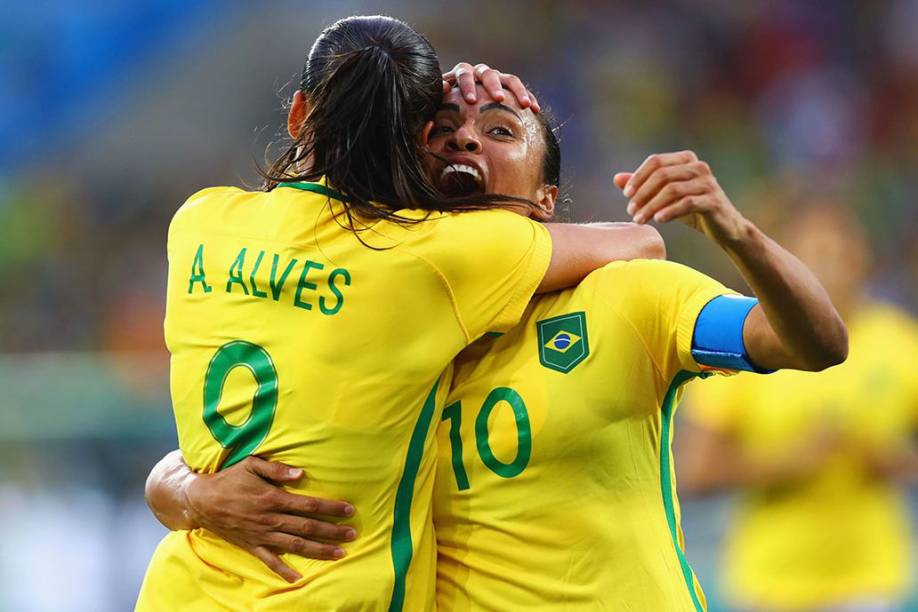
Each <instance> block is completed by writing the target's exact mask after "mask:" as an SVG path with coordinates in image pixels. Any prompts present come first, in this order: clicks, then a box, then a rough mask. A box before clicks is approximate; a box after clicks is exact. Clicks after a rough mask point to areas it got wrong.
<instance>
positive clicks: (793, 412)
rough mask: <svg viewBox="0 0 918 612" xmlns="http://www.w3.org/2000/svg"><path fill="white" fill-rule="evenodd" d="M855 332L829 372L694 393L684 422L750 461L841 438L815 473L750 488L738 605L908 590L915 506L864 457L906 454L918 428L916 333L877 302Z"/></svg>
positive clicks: (809, 603)
mask: <svg viewBox="0 0 918 612" xmlns="http://www.w3.org/2000/svg"><path fill="white" fill-rule="evenodd" d="M848 330H849V338H850V350H849V354H848V359H847V361H845V363H843V364H841V365H838V366H835V367H834V368H831V369H829V370H826V371H825V372H820V373H818V374H813V373H808V372H794V371H787V372H781V373H778V374H775V375H773V376H770V377H769V378H768V380H767V381H765V380H763V379H760V378H758V377H744V376H737V377H735V378H732V379H729V380H728V379H724V380H717V381H711V382H710V383H708V384H704V385H698V386H697V387H696V388H694V389H693V390H692V393H690V397H689V399H690V400H691V401H690V403H689V406H688V410H687V411H686V416H689V417H691V418H692V419H693V420H696V421H698V422H700V423H702V424H704V425H705V426H707V427H710V428H713V429H715V430H717V431H720V432H723V433H725V434H727V435H729V436H732V437H733V438H734V439H735V440H736V442H737V444H738V445H739V447H740V448H741V449H742V451H743V452H744V453H745V454H747V455H749V456H751V457H754V458H759V457H762V458H765V459H767V458H768V457H769V456H774V455H785V454H788V453H793V452H797V449H800V448H801V447H802V445H804V444H806V443H808V441H809V440H810V439H812V437H813V436H814V435H816V434H817V433H819V432H820V431H826V430H827V429H828V430H832V431H834V432H836V435H837V436H838V438H839V442H838V448H837V449H836V450H835V451H834V452H833V453H832V455H831V456H829V457H827V459H826V461H825V464H824V465H823V466H822V467H821V468H820V469H819V470H818V471H817V472H816V473H814V474H813V475H812V476H810V477H809V478H806V479H802V480H801V481H800V482H797V483H794V484H789V485H787V486H784V487H774V488H765V487H761V488H754V489H750V490H747V491H744V492H743V497H742V500H741V502H740V504H739V507H738V508H737V512H736V513H735V516H734V520H733V521H732V524H731V529H730V532H729V534H728V537H727V547H726V555H725V559H724V561H725V580H726V586H727V590H728V592H729V595H730V596H731V598H732V599H733V600H735V601H737V602H742V603H744V604H746V605H750V606H755V607H762V608H775V609H816V608H823V607H827V606H831V605H835V604H840V603H843V602H845V601H852V600H858V599H864V598H878V599H880V600H881V601H896V600H899V599H901V598H903V597H905V595H906V594H907V592H908V589H909V574H910V571H909V568H910V560H909V557H910V553H911V551H910V548H911V547H912V545H913V543H914V536H913V535H912V533H913V531H912V528H911V525H910V524H909V523H910V521H909V517H908V510H907V508H906V506H905V502H904V500H903V498H902V495H901V493H900V492H899V491H898V490H897V487H896V484H895V483H891V482H888V481H885V480H883V479H881V478H878V477H876V476H872V475H871V473H870V472H871V471H870V468H869V465H868V458H869V457H870V456H871V454H873V453H875V452H881V453H886V452H892V453H895V452H898V451H899V450H900V449H903V448H907V447H908V445H909V444H910V437H912V436H913V435H914V433H915V431H916V430H918V373H916V371H915V363H916V361H918V326H916V325H915V322H914V321H913V320H911V319H909V317H908V316H907V315H905V314H904V313H902V312H900V311H899V310H897V309H895V308H893V307H891V306H888V305H882V304H876V303H874V304H867V305H864V306H862V307H861V308H860V309H859V310H858V311H856V312H855V313H854V315H853V316H852V317H851V319H850V320H849V321H848ZM766 382H767V386H766Z"/></svg>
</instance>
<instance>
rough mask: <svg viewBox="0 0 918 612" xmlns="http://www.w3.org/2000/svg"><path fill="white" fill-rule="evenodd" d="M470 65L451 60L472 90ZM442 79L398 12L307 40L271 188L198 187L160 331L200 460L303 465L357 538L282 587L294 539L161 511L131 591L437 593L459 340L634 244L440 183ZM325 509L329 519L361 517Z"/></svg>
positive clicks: (214, 468) (279, 597)
mask: <svg viewBox="0 0 918 612" xmlns="http://www.w3.org/2000/svg"><path fill="white" fill-rule="evenodd" d="M470 68H471V67H470V66H469V67H467V68H463V69H460V70H459V71H458V72H457V73H455V74H454V75H453V76H454V77H456V78H457V79H458V80H460V83H459V85H460V88H461V87H462V82H461V80H462V79H463V78H465V79H467V78H468V76H469V75H467V74H464V73H463V70H466V71H467V70H468V69H470ZM475 72H476V73H477V74H478V75H479V77H480V78H481V79H482V80H483V81H490V82H491V83H492V86H493V85H494V84H495V83H497V84H498V85H499V84H501V83H507V84H508V85H509V86H510V87H511V88H513V87H514V86H518V87H517V89H516V92H515V94H514V95H515V96H516V95H519V96H520V98H522V100H521V101H520V102H519V103H517V102H514V104H517V108H520V109H521V108H523V106H528V102H530V101H529V100H526V97H527V95H528V94H526V92H525V89H524V88H522V86H521V84H520V83H519V81H518V79H516V78H515V77H512V78H511V77H508V76H507V75H501V74H499V73H496V72H495V71H490V70H489V69H487V68H486V67H481V66H479V67H477V69H476V70H475ZM466 89H467V90H468V83H466ZM443 92H444V82H443V79H442V75H441V71H440V67H439V63H438V61H437V57H436V53H435V52H434V50H433V49H432V48H431V47H430V44H429V43H428V42H427V41H426V40H425V39H424V38H423V37H422V36H421V35H420V34H418V33H417V32H415V31H414V30H412V29H411V28H410V27H408V26H407V25H405V24H404V23H402V22H400V21H398V20H395V19H391V18H387V17H378V16H377V17H354V18H348V19H344V20H341V21H339V22H337V23H336V24H334V25H332V26H331V27H329V28H328V29H326V30H325V31H324V32H323V33H322V35H320V37H319V38H318V39H317V41H316V43H315V45H314V46H313V48H312V50H311V51H310V54H309V56H308V58H307V63H306V67H305V69H304V72H303V79H302V82H301V85H300V88H299V89H298V90H297V92H296V93H295V95H294V97H293V102H292V106H291V108H290V113H289V122H288V128H289V132H290V135H291V137H292V139H293V140H292V143H291V144H290V146H289V148H288V149H287V150H286V151H285V152H284V153H283V154H282V155H281V157H280V158H279V159H278V160H277V162H276V163H275V164H273V165H272V166H271V168H269V169H268V170H267V171H265V173H264V174H265V178H266V183H265V185H264V187H263V189H262V190H261V191H244V190H241V189H236V188H233V187H213V188H210V189H205V190H203V191H201V192H199V193H197V194H195V195H193V196H192V197H191V198H189V200H188V201H187V202H186V203H185V204H184V205H183V206H182V207H181V208H180V209H179V211H178V212H177V213H176V214H175V216H174V218H173V220H172V223H171V225H170V228H169V239H168V247H167V250H168V255H169V276H168V279H169V280H168V284H169V286H168V291H167V299H166V320H165V332H166V341H167V345H168V347H169V350H170V352H171V354H172V360H171V391H172V398H173V408H174V411H175V418H176V424H177V429H178V435H179V446H180V448H181V453H182V455H183V456H184V458H185V460H186V461H187V462H188V465H189V466H191V467H192V468H193V469H194V470H195V471H196V472H200V473H212V472H217V473H221V474H222V470H224V469H226V468H230V466H234V465H239V466H243V465H246V466H250V465H251V463H252V461H254V460H249V463H246V461H247V460H246V458H247V457H248V456H249V455H251V454H255V453H257V454H258V455H260V456H261V457H264V458H267V459H272V460H276V461H283V462H285V463H288V464H291V465H294V466H299V467H308V468H309V475H308V478H306V479H304V480H303V481H300V482H297V483H296V484H295V485H293V486H292V488H293V489H294V490H295V491H297V492H298V493H301V494H303V497H299V498H298V501H299V502H300V503H304V504H308V505H309V507H310V508H311V509H312V511H313V512H316V513H318V514H322V515H331V516H346V515H348V509H349V508H350V506H348V505H347V504H344V503H339V502H330V503H325V502H320V501H317V498H320V497H326V498H332V499H347V500H348V501H351V502H353V503H354V506H356V507H357V509H358V511H357V512H356V514H354V515H353V516H351V517H350V521H351V523H352V526H353V528H354V529H355V530H356V534H357V535H358V536H359V537H358V538H357V540H356V541H353V542H352V543H350V544H349V545H348V547H347V551H346V552H347V555H346V556H345V557H344V558H343V559H340V560H339V561H337V562H335V563H331V562H329V561H325V560H323V561H317V560H313V559H311V558H307V557H306V556H305V554H302V555H291V556H290V557H288V558H287V562H288V563H289V565H290V566H293V567H292V568H289V567H288V568H287V569H288V570H289V571H290V572H294V571H295V572H297V573H296V575H297V576H299V577H300V580H299V581H298V582H297V583H296V584H295V585H290V584H287V583H286V582H284V581H283V580H281V579H280V578H278V577H277V576H276V575H275V574H274V573H272V572H271V571H270V569H269V568H268V567H266V566H265V565H264V564H263V563H262V562H265V563H273V562H275V561H277V562H278V563H279V560H277V557H276V555H275V554H274V550H276V549H284V550H288V549H290V548H291V547H292V548H293V549H296V545H297V544H298V543H300V542H302V540H300V539H296V538H293V537H287V538H281V539H275V540H274V541H272V542H270V543H264V545H263V546H261V547H258V548H254V549H243V548H239V547H237V546H234V545H233V544H231V543H230V541H228V540H227V539H222V538H220V537H219V534H220V531H219V529H218V528H214V529H193V530H192V529H191V528H192V527H193V525H190V524H187V523H185V522H183V518H182V515H181V512H179V515H178V518H177V519H176V521H174V522H173V521H170V520H167V523H168V524H170V526H172V527H175V528H177V529H187V531H177V532H173V533H171V534H169V535H167V536H166V537H165V538H164V539H163V541H162V542H161V543H160V545H159V546H158V547H157V550H156V552H155V553H154V556H153V559H152V560H151V562H150V565H149V568H148V570H147V574H146V576H145V579H144V584H143V586H142V587H141V592H140V595H139V598H138V602H137V609H138V610H144V611H145V610H157V611H159V610H167V611H173V610H180V609H181V610H189V609H196V610H213V609H218V608H219V609H234V610H235V609H238V610H251V609H259V610H267V609H276V610H279V609H283V610H288V609H292V608H297V609H304V608H311V609H348V610H377V609H390V610H401V609H408V610H421V609H425V608H428V607H430V606H432V605H433V602H434V596H435V594H434V586H435V559H436V543H435V540H434V534H433V528H432V527H433V526H432V521H431V503H432V489H433V482H434V476H435V470H436V448H435V446H436V445H435V431H436V425H437V423H438V418H439V413H440V412H441V410H442V407H443V405H444V404H445V401H446V395H447V393H448V391H449V387H450V377H451V375H450V372H451V370H450V364H451V362H452V360H453V358H454V357H456V355H458V353H459V352H460V351H461V350H462V349H464V348H465V347H466V346H468V345H469V344H470V343H471V342H472V341H474V340H475V339H477V338H479V337H481V336H483V335H485V334H486V333H488V332H493V331H498V332H499V331H506V330H507V329H509V328H510V327H512V326H513V325H514V324H516V323H517V322H518V321H519V319H520V317H521V316H522V313H523V311H524V310H525V308H526V306H527V304H528V302H529V300H530V298H531V297H532V295H533V294H534V293H535V292H536V291H539V290H541V291H546V290H550V289H558V288H563V287H569V286H572V285H573V284H575V283H576V282H578V281H580V280H581V279H582V278H583V277H584V276H586V274H587V273H588V272H591V271H593V270H595V269H596V268H598V267H600V266H601V265H603V264H605V263H607V262H609V261H611V260H613V259H615V258H617V257H621V256H634V255H635V254H636V252H640V251H637V250H636V249H635V246H634V244H635V243H634V242H633V240H631V237H633V236H634V235H635V234H636V233H635V232H634V231H633V229H627V230H625V231H622V232H620V231H618V230H617V229H616V228H606V227H590V226H579V227H570V226H564V227H562V228H560V229H557V228H552V227H549V226H545V225H542V224H539V223H536V222H534V221H532V220H530V219H526V218H524V217H522V216H519V215H516V214H513V213H512V212H509V211H506V210H500V209H494V204H499V203H508V202H519V201H520V200H519V199H515V198H512V197H509V196H501V195H494V194H493V193H475V194H472V195H470V196H460V197H456V198H446V197H444V196H443V194H442V193H441V192H440V191H438V190H437V188H436V187H435V185H434V183H433V182H432V181H431V180H430V178H429V177H428V174H427V173H426V171H425V167H424V165H423V161H422V160H423V157H424V150H423V148H422V144H423V141H422V139H421V136H422V135H423V134H422V132H423V130H424V128H425V126H429V123H430V120H431V119H432V118H433V116H434V114H435V113H436V111H437V109H438V108H439V105H440V104H441V102H442V98H443ZM468 94H469V95H470V96H472V97H474V96H475V91H474V89H471V90H470V91H468ZM502 95H503V94H502V92H500V94H499V95H498V97H500V96H502ZM524 102H526V104H524ZM490 190H491V189H490V186H489V191H490ZM489 207H490V208H491V209H488V210H484V208H489ZM637 235H647V232H643V233H638V234H637ZM456 245H462V247H463V248H462V250H461V251H460V250H458V249H457V248H456ZM173 476H174V477H175V478H172V479H170V482H173V483H175V482H176V479H178V482H179V484H180V481H181V476H180V475H178V474H173ZM182 492H183V489H182V488H181V487H179V488H178V495H179V496H180V497H181V495H182ZM151 499H152V498H151ZM294 507H296V508H300V509H302V508H303V507H304V506H294ZM268 520H269V521H272V522H273V521H274V520H276V517H269V518H268ZM314 525H316V526H317V527H316V530H315V531H313V532H311V533H312V534H313V535H314V536H315V537H317V538H329V539H345V540H347V539H349V538H350V535H351V534H352V532H353V531H354V530H352V529H350V528H349V527H346V526H342V525H335V524H328V523H323V524H322V525H319V524H318V523H315V524H314ZM249 551H251V552H252V553H254V556H253V555H252V554H249ZM297 552H300V553H306V554H311V555H312V556H318V557H321V558H322V559H328V558H340V557H341V556H342V554H341V553H343V552H344V551H341V553H338V552H337V551H336V550H335V549H334V548H329V547H322V546H319V547H316V548H309V549H297Z"/></svg>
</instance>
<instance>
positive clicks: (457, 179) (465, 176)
mask: <svg viewBox="0 0 918 612" xmlns="http://www.w3.org/2000/svg"><path fill="white" fill-rule="evenodd" d="M439 187H440V191H442V192H443V194H444V195H446V196H449V197H462V196H470V195H477V194H481V193H484V180H483V179H482V176H481V172H480V171H479V170H478V168H475V167H474V166H469V165H466V164H450V165H448V166H446V167H445V168H443V172H441V173H440V184H439Z"/></svg>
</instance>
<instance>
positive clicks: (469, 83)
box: [443, 62, 541, 113]
mask: <svg viewBox="0 0 918 612" xmlns="http://www.w3.org/2000/svg"><path fill="white" fill-rule="evenodd" d="M476 84H481V86H482V87H484V89H485V91H486V92H487V94H488V96H489V97H490V98H491V99H492V100H494V101H495V102H503V101H504V99H505V98H506V93H505V92H507V91H509V92H510V93H512V94H513V96H514V97H515V98H516V101H517V103H518V104H519V106H520V108H529V109H531V110H532V112H534V113H538V112H539V111H540V110H541V107H540V106H539V101H538V100H537V99H536V97H535V96H534V95H533V93H532V92H531V91H529V90H528V89H527V88H526V86H525V85H523V82H522V81H521V80H520V79H519V78H518V77H517V76H515V75H512V74H507V73H505V72H501V71H499V70H495V69H494V68H490V67H489V66H488V65H487V64H476V65H474V66H472V65H471V64H469V63H466V62H459V63H458V64H456V65H455V66H453V69H452V70H450V71H449V72H447V73H444V75H443V93H444V95H445V94H448V93H449V92H450V90H451V89H452V88H453V87H458V88H459V91H460V93H461V94H462V97H463V98H465V100H466V102H468V103H469V104H474V103H475V102H477V101H478V92H477V91H476V87H475V85H476Z"/></svg>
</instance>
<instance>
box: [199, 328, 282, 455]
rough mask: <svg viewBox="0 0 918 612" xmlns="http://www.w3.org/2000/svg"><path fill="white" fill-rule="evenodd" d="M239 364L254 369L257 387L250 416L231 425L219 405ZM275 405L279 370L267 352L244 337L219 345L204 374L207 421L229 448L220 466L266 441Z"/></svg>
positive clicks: (223, 443)
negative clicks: (239, 422) (238, 423)
mask: <svg viewBox="0 0 918 612" xmlns="http://www.w3.org/2000/svg"><path fill="white" fill-rule="evenodd" d="M240 366H241V367H245V368H247V369H248V370H249V372H251V373H252V376H254V377H255V382H256V383H258V388H257V389H256V390H255V395H254V396H253V397H252V412H251V413H250V414H249V418H247V419H246V420H245V423H243V424H241V425H231V424H230V423H228V422H227V420H226V419H225V418H223V415H222V414H220V413H219V412H218V411H217V408H218V407H219V405H220V397H221V396H222V395H223V385H224V384H225V383H226V377H227V376H229V373H230V372H231V371H233V369H235V368H237V367H240ZM276 408H277V370H276V369H275V368H274V362H273V361H271V356H270V355H269V354H268V352H267V351H266V350H265V349H263V348H262V347H260V346H258V345H257V344H252V343H251V342H246V341H245V340H234V341H233V342H228V343H226V344H224V345H223V346H221V347H220V348H219V349H217V352H216V353H214V356H213V358H212V359H211V360H210V365H208V366H207V374H206V375H205V376H204V423H205V424H206V425H207V428H208V429H209V430H210V433H211V435H212V436H213V437H214V439H216V440H217V442H219V443H220V444H221V445H222V446H223V448H225V449H228V450H229V453H228V454H227V455H226V458H225V459H224V460H223V463H222V464H221V466H220V469H223V468H227V467H229V466H231V465H233V464H234V463H237V462H239V461H241V460H243V459H245V458H246V457H248V456H249V455H250V454H252V452H253V451H254V450H255V449H256V448H258V445H259V444H261V443H262V442H264V440H265V438H266V437H268V431H269V430H270V429H271V424H272V423H273V422H274V411H275V409H276Z"/></svg>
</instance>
